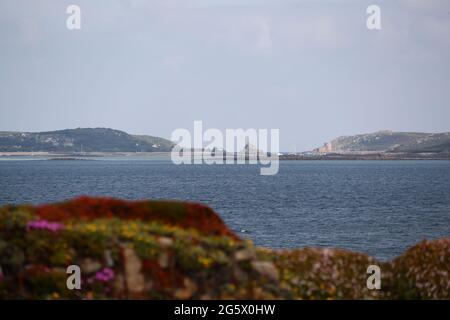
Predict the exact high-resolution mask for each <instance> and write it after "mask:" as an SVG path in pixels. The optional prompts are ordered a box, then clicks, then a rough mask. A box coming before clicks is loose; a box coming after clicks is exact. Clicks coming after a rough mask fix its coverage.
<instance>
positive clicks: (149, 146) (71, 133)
mask: <svg viewBox="0 0 450 320" xmlns="http://www.w3.org/2000/svg"><path fill="white" fill-rule="evenodd" d="M172 147H173V143H172V142H171V141H169V140H166V139H163V138H158V137H152V136H135V135H130V134H128V133H126V132H123V131H119V130H113V129H108V128H78V129H66V130H59V131H48V132H0V151H3V152H19V151H20V152H38V151H44V152H153V151H170V150H171V149H172Z"/></svg>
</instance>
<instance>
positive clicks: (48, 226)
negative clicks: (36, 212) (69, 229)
mask: <svg viewBox="0 0 450 320" xmlns="http://www.w3.org/2000/svg"><path fill="white" fill-rule="evenodd" d="M27 229H28V230H31V229H37V230H49V231H52V232H57V231H59V230H61V229H64V225H63V224H61V223H58V222H49V221H47V220H32V221H28V223H27Z"/></svg>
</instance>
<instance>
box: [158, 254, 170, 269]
mask: <svg viewBox="0 0 450 320" xmlns="http://www.w3.org/2000/svg"><path fill="white" fill-rule="evenodd" d="M158 265H159V266H160V267H161V268H163V269H165V268H167V267H168V266H169V255H168V254H167V252H165V251H163V252H161V253H160V254H159V255H158Z"/></svg>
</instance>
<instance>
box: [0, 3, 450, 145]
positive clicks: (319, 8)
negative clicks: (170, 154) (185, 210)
mask: <svg viewBox="0 0 450 320" xmlns="http://www.w3.org/2000/svg"><path fill="white" fill-rule="evenodd" d="M69 4H77V5H79V6H80V8H81V24H82V28H81V30H79V31H70V30H68V29H67V28H66V19H67V17H68V15H67V14H66V8H67V6H68V5H69ZM370 4H377V5H379V6H380V7H381V15H382V16H381V18H382V30H380V31H369V30H368V29H367V28H366V18H367V14H366V8H367V7H368V5H370ZM194 120H202V121H203V123H204V127H206V128H213V127H214V128H220V129H225V128H267V129H270V128H279V129H280V139H281V141H280V142H281V143H280V144H281V149H282V150H283V151H293V150H294V149H295V148H296V149H297V151H301V150H308V149H311V148H313V147H316V146H318V145H321V144H322V143H323V142H325V141H329V140H331V139H333V138H335V137H337V136H340V135H350V134H356V133H365V132H373V131H377V130H382V129H391V130H396V131H427V132H441V131H450V1H448V0H435V1H434V0H422V1H421V0H403V1H402V0H398V1H392V0H391V1H376V0H372V1H362V0H354V1H350V0H347V1H337V0H335V1H333V0H329V1H320V0H315V1H312V0H311V1H294V0H291V1H284V0H239V1H238V0H219V1H218V0H215V1H213V0H210V1H207V0H197V1H191V0H179V1H174V0H169V1H162V0H156V1H152V0H148V1H145V0H103V1H100V0H71V1H52V0H39V1H37V0H36V1H21V0H1V1H0V130H21V131H43V130H55V129H63V128H76V127H111V128H115V129H120V130H124V131H127V132H129V133H135V134H151V135H158V136H163V137H167V138H168V137H170V135H171V132H172V131H173V130H174V129H176V128H188V129H190V130H192V128H193V121H194Z"/></svg>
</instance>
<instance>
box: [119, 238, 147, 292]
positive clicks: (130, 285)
mask: <svg viewBox="0 0 450 320" xmlns="http://www.w3.org/2000/svg"><path fill="white" fill-rule="evenodd" d="M123 259H124V267H125V268H124V269H125V283H126V286H127V289H128V292H130V293H134V294H135V293H141V292H143V291H144V290H145V278H144V275H143V274H142V272H141V268H142V261H141V259H139V257H138V256H137V254H136V252H135V251H134V249H132V248H128V247H125V248H123Z"/></svg>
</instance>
